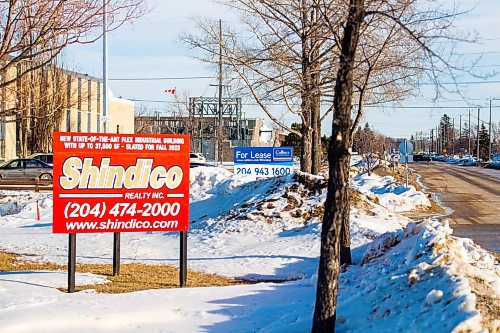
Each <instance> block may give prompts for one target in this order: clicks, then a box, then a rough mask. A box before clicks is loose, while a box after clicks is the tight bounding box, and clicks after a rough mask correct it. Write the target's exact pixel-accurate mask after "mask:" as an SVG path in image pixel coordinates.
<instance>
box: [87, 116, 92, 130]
mask: <svg viewBox="0 0 500 333" xmlns="http://www.w3.org/2000/svg"><path fill="white" fill-rule="evenodd" d="M87 132H88V133H90V132H92V130H91V129H90V112H88V113H87Z"/></svg>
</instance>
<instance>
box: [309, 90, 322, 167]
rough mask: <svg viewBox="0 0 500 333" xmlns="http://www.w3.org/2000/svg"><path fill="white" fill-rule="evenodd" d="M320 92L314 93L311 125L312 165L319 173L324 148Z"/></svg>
mask: <svg viewBox="0 0 500 333" xmlns="http://www.w3.org/2000/svg"><path fill="white" fill-rule="evenodd" d="M320 98H321V96H320V95H319V94H314V95H313V97H312V105H311V127H312V166H311V173H312V174H315V175H317V174H318V173H319V172H320V171H321V158H322V154H323V149H322V146H321V119H320V118H321V110H320V107H321V105H320Z"/></svg>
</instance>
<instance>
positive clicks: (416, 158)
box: [413, 154, 432, 162]
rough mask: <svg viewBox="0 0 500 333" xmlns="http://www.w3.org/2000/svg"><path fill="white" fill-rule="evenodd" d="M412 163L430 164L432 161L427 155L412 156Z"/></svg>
mask: <svg viewBox="0 0 500 333" xmlns="http://www.w3.org/2000/svg"><path fill="white" fill-rule="evenodd" d="M413 161H415V162H418V161H427V162H430V161H432V159H431V157H430V156H429V155H425V154H414V155H413Z"/></svg>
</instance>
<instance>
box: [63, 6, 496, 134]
mask: <svg viewBox="0 0 500 333" xmlns="http://www.w3.org/2000/svg"><path fill="white" fill-rule="evenodd" d="M459 2H460V6H461V8H462V9H470V8H473V9H472V12H470V13H467V14H465V15H463V16H462V17H460V18H459V19H458V21H457V27H458V29H459V31H461V32H467V31H469V32H473V31H477V32H478V33H479V34H480V36H481V38H482V41H481V42H480V43H479V44H475V45H469V44H461V45H459V51H460V52H462V53H463V54H464V55H463V60H465V62H467V61H472V60H473V59H477V58H478V57H480V58H481V59H480V61H479V64H478V65H479V66H481V67H479V68H480V69H481V70H483V71H484V72H495V71H496V72H498V71H500V14H499V13H500V1H498V0H462V1H459ZM448 3H450V4H452V3H453V1H451V0H448ZM147 4H148V7H149V8H150V9H151V11H150V12H149V13H148V14H147V15H146V16H144V17H142V18H141V19H139V20H137V21H136V22H134V23H133V24H127V25H125V26H123V27H121V28H120V29H119V30H117V31H114V32H112V33H111V34H110V35H109V37H108V52H109V58H108V59H109V78H110V79H116V78H139V77H140V78H147V77H186V76H210V77H212V79H197V80H159V81H115V80H111V81H110V82H109V85H110V88H111V90H112V91H113V94H114V95H115V96H122V97H124V98H128V99H137V100H155V101H165V102H167V103H147V106H148V107H149V108H151V109H152V108H155V109H157V110H160V111H164V112H166V113H168V102H169V101H173V97H172V96H169V95H166V94H165V93H164V90H165V89H170V88H174V87H175V88H177V92H178V93H183V92H188V93H189V95H190V96H202V95H203V96H215V93H216V91H215V88H214V87H211V86H210V84H214V83H216V82H217V80H216V78H217V73H215V72H213V71H212V70H210V69H208V68H206V66H205V65H204V64H202V63H200V62H199V61H198V60H196V59H193V58H192V57H191V55H190V52H189V51H188V50H187V49H186V48H185V47H184V46H183V45H181V44H180V43H179V41H178V36H179V34H180V33H182V32H189V31H193V26H194V24H193V23H192V21H190V18H192V17H195V16H209V17H213V18H222V19H223V20H224V21H225V22H227V23H228V24H235V23H236V22H237V17H235V15H234V14H233V13H230V12H228V11H227V10H226V9H225V8H224V7H222V6H220V5H218V4H215V3H212V2H211V1H209V0H184V1H175V2H174V1H171V0H170V1H161V0H147ZM101 47H102V42H99V43H96V44H94V45H82V46H76V47H72V48H71V49H69V50H67V51H66V52H65V55H64V60H63V61H64V64H65V66H66V67H68V68H69V69H73V70H76V71H80V72H83V73H87V74H89V75H93V76H96V77H102V65H101V63H102V48H101ZM481 53H483V54H482V55H480V54H481ZM460 81H461V82H471V81H472V82H481V81H487V82H489V83H487V82H484V83H477V84H464V85H463V86H462V90H463V92H464V94H465V96H466V99H465V100H464V99H462V97H460V96H457V95H450V96H446V100H445V99H440V100H439V101H437V102H431V101H430V98H431V97H432V94H431V93H430V91H428V90H429V89H428V88H425V87H424V89H423V90H424V96H422V97H418V98H411V99H409V100H407V101H404V102H402V103H400V105H399V106H397V107H394V108H393V107H387V108H385V109H381V108H367V109H366V118H365V120H364V121H368V122H369V123H370V124H371V125H372V127H373V128H375V129H376V130H378V131H379V132H381V133H383V134H385V135H388V136H393V137H408V138H409V137H410V136H411V134H413V133H415V132H417V131H418V132H420V131H424V132H429V130H430V129H431V128H435V127H436V126H437V124H438V122H439V118H440V117H441V116H442V115H443V114H445V113H446V114H448V115H449V116H450V117H452V118H455V123H456V125H457V127H458V119H459V115H460V114H463V115H466V114H467V112H468V109H471V110H473V112H472V114H473V116H474V117H476V116H477V108H478V107H481V119H482V120H483V121H486V122H487V121H488V116H489V114H488V113H489V98H490V97H493V98H499V99H500V75H493V76H491V77H489V78H487V79H485V80H483V79H478V78H473V77H470V76H464V77H463V78H461V79H460ZM492 81H497V82H493V83H491V82H492ZM426 90H427V93H426V92H425V91H426ZM144 104H146V103H144ZM140 105H141V103H139V102H137V103H136V106H140ZM493 106H494V107H493V121H494V122H500V100H499V101H494V102H493ZM412 107H416V108H412ZM422 107H423V108H422ZM440 107H445V108H440ZM243 111H245V112H246V115H247V116H250V117H262V118H265V119H266V117H265V115H264V114H263V113H262V112H261V111H260V110H259V108H258V107H256V106H253V105H244V110H243ZM276 112H277V114H279V115H282V114H283V119H284V120H285V121H286V122H288V123H290V122H292V121H293V119H294V118H292V117H291V116H289V115H288V114H286V113H285V112H284V110H279V109H276ZM474 117H473V118H472V119H473V123H474V122H476V120H475V119H474ZM267 125H268V126H272V122H271V121H270V120H268V121H267ZM330 127H331V125H330V124H328V123H324V124H323V128H324V132H325V133H329V132H330Z"/></svg>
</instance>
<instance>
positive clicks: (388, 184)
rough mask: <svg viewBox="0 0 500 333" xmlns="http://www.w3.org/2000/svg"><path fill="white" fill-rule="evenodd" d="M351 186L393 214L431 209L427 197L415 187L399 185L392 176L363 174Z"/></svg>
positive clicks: (355, 178) (354, 179)
mask: <svg viewBox="0 0 500 333" xmlns="http://www.w3.org/2000/svg"><path fill="white" fill-rule="evenodd" d="M350 185H351V187H352V188H353V189H355V190H356V191H358V192H360V193H362V194H364V195H366V196H367V197H368V198H370V199H372V200H375V201H376V202H377V203H378V204H380V205H381V206H383V207H385V208H387V209H388V210H390V211H393V212H407V211H412V210H415V209H417V208H419V207H430V206H431V203H430V201H429V199H428V198H427V197H426V195H425V194H424V193H422V192H420V191H417V190H416V189H415V187H413V186H409V187H408V188H406V187H405V186H402V185H398V184H397V183H396V182H395V180H394V178H393V177H391V176H385V177H380V176H377V175H375V174H372V175H371V176H368V174H366V173H362V174H359V175H357V176H356V177H354V178H353V179H352V180H351V182H350Z"/></svg>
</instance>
